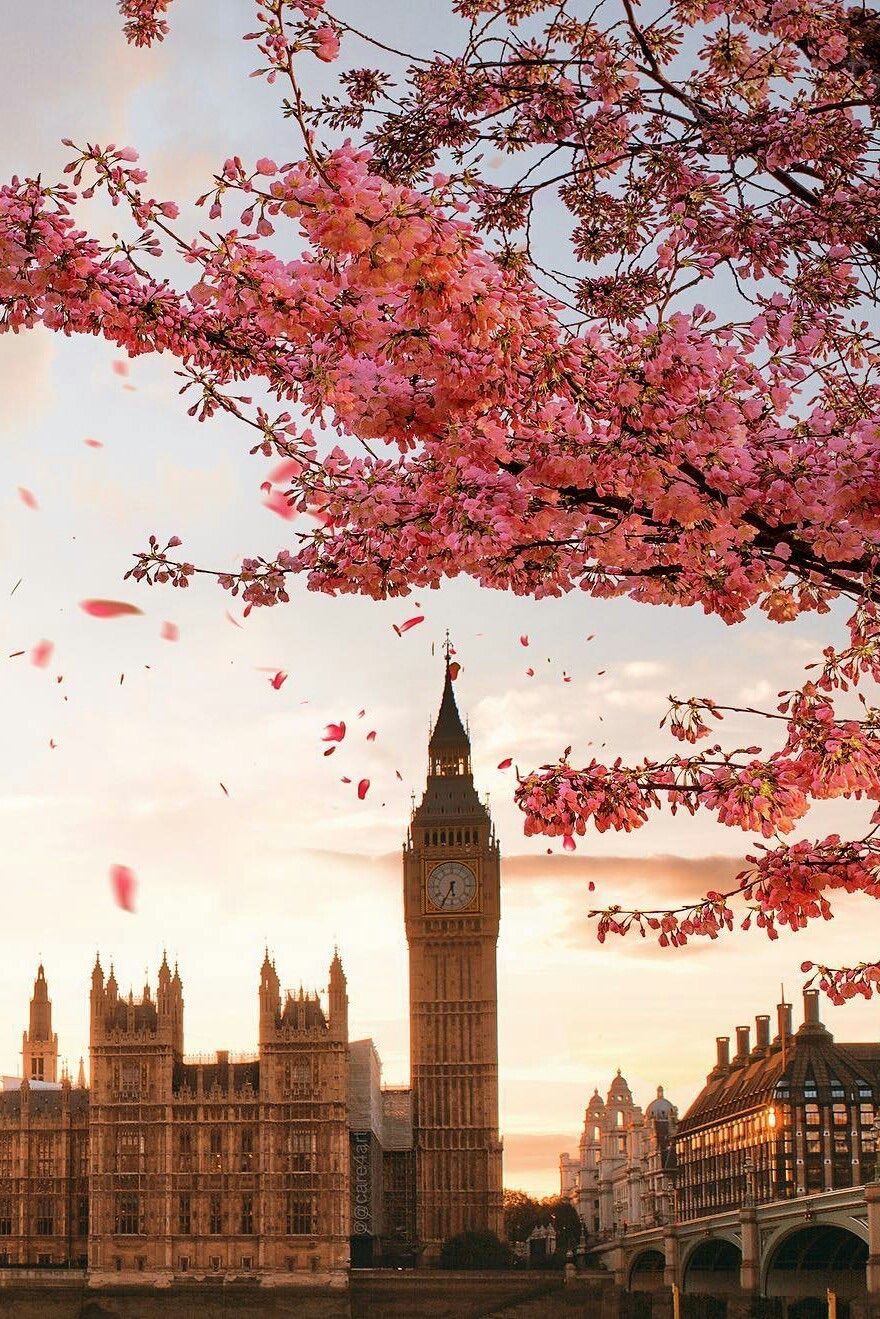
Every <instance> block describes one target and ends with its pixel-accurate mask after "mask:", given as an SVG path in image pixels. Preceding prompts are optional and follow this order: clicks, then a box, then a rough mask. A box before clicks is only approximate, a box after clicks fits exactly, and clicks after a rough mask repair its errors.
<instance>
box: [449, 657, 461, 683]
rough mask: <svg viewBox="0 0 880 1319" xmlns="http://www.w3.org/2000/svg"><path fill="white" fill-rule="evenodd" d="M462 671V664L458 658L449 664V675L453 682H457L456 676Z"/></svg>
mask: <svg viewBox="0 0 880 1319" xmlns="http://www.w3.org/2000/svg"><path fill="white" fill-rule="evenodd" d="M460 673H461V665H460V664H459V662H458V660H453V661H452V663H451V664H450V666H449V676H450V678H451V679H452V681H453V682H455V680H456V678H457V677H458V675H459V674H460Z"/></svg>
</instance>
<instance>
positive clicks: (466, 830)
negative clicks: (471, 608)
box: [403, 656, 502, 1263]
mask: <svg viewBox="0 0 880 1319" xmlns="http://www.w3.org/2000/svg"><path fill="white" fill-rule="evenodd" d="M428 757H429V764H428V782H427V787H426V789H425V793H424V796H423V797H422V801H421V804H420V805H419V806H418V807H417V809H416V810H415V811H414V812H413V816H412V821H411V824H410V829H409V833H408V836H407V840H406V844H405V846H404V852H403V886H404V916H405V922H406V936H407V941H408V943H409V997H410V1063H411V1076H412V1091H413V1127H414V1131H413V1136H414V1143H415V1171H416V1205H417V1229H418V1237H419V1241H420V1244H421V1247H422V1251H423V1258H424V1261H425V1262H426V1263H430V1262H432V1261H434V1260H435V1259H436V1257H437V1255H438V1254H439V1252H440V1247H441V1246H442V1243H443V1242H444V1240H446V1239H447V1238H448V1237H451V1236H454V1235H455V1234H456V1233H458V1232H462V1231H464V1230H466V1229H486V1228H488V1229H490V1230H491V1231H493V1232H495V1233H498V1234H499V1235H500V1233H501V1228H502V1183H501V1141H500V1139H499V1135H498V1025H497V1015H498V1013H497V1005H498V991H497V978H496V944H497V941H498V926H499V916H500V862H499V848H498V842H497V840H496V838H495V832H494V829H493V827H492V821H491V819H490V816H489V813H488V811H487V809H486V807H485V806H484V805H483V803H482V802H481V801H480V799H479V797H478V796H477V792H476V789H475V788H474V783H473V777H472V773H471V747H470V739H469V737H468V734H467V732H466V731H465V728H464V727H463V725H462V722H461V717H460V715H459V712H458V708H457V706H456V703H455V695H454V692H453V688H452V675H451V673H450V665H449V658H448V656H447V661H446V678H445V683H444V688H443V699H442V702H441V705H440V711H439V714H438V715H437V721H436V723H435V725H434V729H433V732H432V734H431V739H430V742H429V747H428Z"/></svg>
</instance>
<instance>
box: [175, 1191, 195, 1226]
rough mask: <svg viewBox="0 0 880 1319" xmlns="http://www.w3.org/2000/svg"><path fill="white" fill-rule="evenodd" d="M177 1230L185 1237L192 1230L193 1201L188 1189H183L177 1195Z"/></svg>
mask: <svg viewBox="0 0 880 1319" xmlns="http://www.w3.org/2000/svg"><path fill="white" fill-rule="evenodd" d="M177 1230H178V1232H179V1233H180V1234H181V1236H184V1237H188V1236H189V1234H190V1232H191V1231H192V1201H191V1199H190V1195H189V1192H188V1191H182V1192H181V1193H180V1195H178V1197H177Z"/></svg>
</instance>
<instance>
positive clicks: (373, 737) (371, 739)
mask: <svg viewBox="0 0 880 1319" xmlns="http://www.w3.org/2000/svg"><path fill="white" fill-rule="evenodd" d="M375 740H376V730H375V728H373V729H371V730H370V732H369V733H367V741H368V742H375Z"/></svg>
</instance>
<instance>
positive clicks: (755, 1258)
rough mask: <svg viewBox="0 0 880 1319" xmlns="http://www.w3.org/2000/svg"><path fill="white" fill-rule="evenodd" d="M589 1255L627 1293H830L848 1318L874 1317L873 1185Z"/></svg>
mask: <svg viewBox="0 0 880 1319" xmlns="http://www.w3.org/2000/svg"><path fill="white" fill-rule="evenodd" d="M592 1253H593V1254H594V1255H595V1256H598V1257H599V1258H600V1259H601V1262H602V1264H603V1266H604V1268H606V1269H607V1270H608V1271H609V1272H610V1273H612V1274H613V1276H614V1280H615V1282H616V1283H617V1284H618V1286H620V1287H621V1288H624V1289H625V1290H626V1291H630V1292H646V1291H647V1292H652V1291H660V1290H662V1289H670V1288H672V1287H677V1288H678V1289H679V1290H680V1292H681V1293H682V1294H683V1295H688V1294H692V1295H700V1294H702V1295H710V1296H718V1297H721V1296H731V1297H732V1296H739V1297H753V1298H762V1297H786V1298H788V1299H789V1300H792V1301H797V1300H798V1298H808V1297H815V1298H817V1299H821V1300H823V1301H824V1300H825V1298H826V1294H827V1291H829V1290H830V1291H832V1292H834V1294H835V1296H836V1297H838V1298H839V1299H840V1301H841V1302H846V1303H849V1304H848V1307H847V1308H849V1309H850V1313H851V1314H852V1316H853V1317H854V1319H855V1316H857V1315H860V1314H870V1315H871V1316H874V1315H875V1314H877V1315H880V1182H871V1183H869V1184H868V1185H867V1186H854V1187H848V1188H846V1189H844V1190H835V1191H822V1192H816V1193H814V1194H810V1195H802V1196H798V1197H796V1198H793V1199H786V1200H777V1201H771V1202H769V1203H766V1204H760V1205H757V1206H755V1207H751V1208H744V1209H739V1210H730V1211H726V1212H721V1213H718V1214H715V1215H712V1216H708V1217H701V1218H696V1219H692V1220H690V1221H683V1222H676V1223H674V1224H666V1225H657V1226H655V1227H651V1228H645V1229H643V1230H640V1231H630V1232H626V1233H623V1234H619V1235H617V1236H615V1237H611V1238H609V1239H607V1240H606V1241H604V1242H600V1243H599V1244H598V1245H596V1246H595V1247H593V1251H592ZM803 1312H804V1313H805V1314H806V1313H809V1312H810V1311H809V1308H807V1309H804V1311H803Z"/></svg>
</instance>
